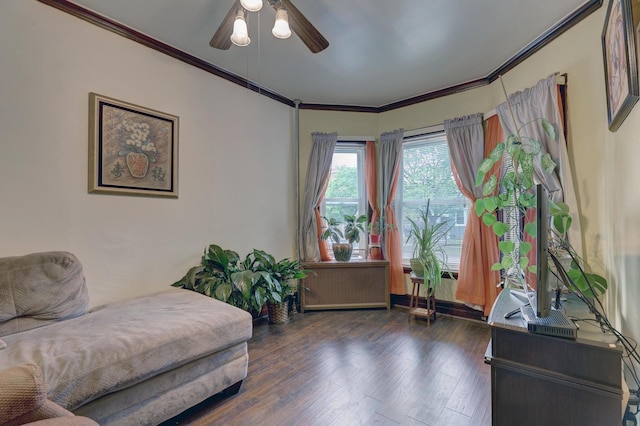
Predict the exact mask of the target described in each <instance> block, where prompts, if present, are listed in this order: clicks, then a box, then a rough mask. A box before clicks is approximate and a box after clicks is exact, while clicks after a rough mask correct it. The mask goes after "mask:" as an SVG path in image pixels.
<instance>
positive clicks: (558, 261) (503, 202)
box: [475, 117, 607, 299]
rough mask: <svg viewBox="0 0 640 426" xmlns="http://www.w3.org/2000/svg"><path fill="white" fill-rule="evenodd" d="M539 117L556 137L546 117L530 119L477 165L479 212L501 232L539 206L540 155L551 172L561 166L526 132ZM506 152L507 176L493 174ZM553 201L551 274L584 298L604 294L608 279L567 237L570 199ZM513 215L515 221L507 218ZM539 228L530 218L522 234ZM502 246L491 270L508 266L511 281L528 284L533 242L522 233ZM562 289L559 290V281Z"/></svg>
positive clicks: (506, 279) (507, 282)
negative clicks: (537, 172)
mask: <svg viewBox="0 0 640 426" xmlns="http://www.w3.org/2000/svg"><path fill="white" fill-rule="evenodd" d="M512 118H513V117H512ZM538 121H539V122H540V124H541V126H542V128H543V129H544V131H545V133H546V134H547V135H548V136H549V137H550V138H551V139H555V128H554V126H553V125H552V124H551V123H549V122H548V121H547V120H545V119H540V120H533V121H531V122H528V123H525V124H524V125H522V126H520V127H518V129H517V131H516V134H515V135H509V137H508V138H507V140H506V141H505V142H502V143H499V144H498V145H497V146H496V147H495V148H494V150H493V151H492V152H491V153H490V154H489V156H488V157H487V158H485V159H484V160H483V161H482V163H481V164H480V166H479V168H478V173H477V177H476V186H480V185H483V195H484V197H482V198H478V199H477V200H476V204H475V210H476V214H477V215H478V216H480V217H482V221H483V222H484V224H485V225H487V226H489V227H491V229H492V230H493V232H494V233H495V234H496V235H497V236H498V237H503V236H504V235H505V234H507V233H508V232H510V231H511V230H512V226H513V225H512V224H513V223H520V221H521V219H520V218H525V219H526V217H527V213H528V212H529V211H530V210H531V209H534V208H535V202H536V200H535V194H534V192H533V188H534V173H535V169H534V163H535V160H536V159H538V160H539V162H540V164H541V165H542V167H543V168H544V171H545V172H546V173H552V172H553V170H554V169H555V167H556V163H555V162H554V161H553V159H552V158H551V156H550V155H549V154H548V153H544V154H542V153H541V144H540V142H539V141H537V140H535V139H533V138H530V137H527V136H522V135H521V132H522V129H523V128H524V127H525V126H527V125H530V124H531V123H533V122H538ZM514 122H515V119H514ZM503 155H506V156H508V157H509V158H510V160H511V162H512V164H513V167H512V168H511V170H510V171H508V172H507V173H505V174H504V176H500V174H499V173H500V172H497V173H496V174H490V173H489V171H490V170H491V169H492V167H493V165H494V164H495V163H496V162H498V161H499V160H500V159H501V158H502V157H503ZM498 187H499V188H502V191H501V192H500V193H498V194H497V195H493V194H494V192H495V190H496V188H498ZM548 203H549V213H550V215H551V217H550V218H549V219H550V221H551V224H552V227H551V233H552V236H553V238H552V241H551V246H550V248H549V250H548V251H549V257H550V259H551V261H552V262H551V264H552V265H553V269H552V274H553V275H555V276H556V277H557V278H558V279H559V280H560V281H561V282H562V283H563V284H564V286H565V287H566V288H567V289H568V290H570V291H572V292H574V293H576V294H578V295H579V296H580V297H581V298H582V297H585V298H587V299H588V298H594V297H597V296H599V295H601V294H603V293H604V292H605V291H606V289H607V281H606V279H605V278H603V277H602V276H600V275H598V274H595V273H592V272H591V271H590V269H589V266H588V265H587V264H586V262H585V261H584V260H583V259H582V258H580V257H579V256H578V254H577V253H576V251H575V250H574V249H573V247H572V246H571V244H569V241H568V239H567V232H568V230H569V227H570V226H571V215H570V213H569V207H568V206H567V205H566V204H565V203H560V202H559V203H555V202H553V200H551V199H549V201H548ZM498 211H502V212H503V214H502V219H501V220H499V219H498V215H497V212H498ZM509 217H511V218H512V220H507V218H509ZM536 227H537V224H536V222H535V220H533V221H528V222H527V221H526V220H525V223H524V225H523V226H522V232H521V233H517V234H519V235H522V236H524V235H525V234H527V235H529V236H530V237H531V238H535V236H536ZM498 249H499V250H500V253H501V256H502V258H501V260H500V262H499V263H496V264H494V265H492V270H503V271H505V273H504V282H505V285H506V286H508V287H522V288H525V287H526V284H525V282H524V281H525V280H526V274H525V272H527V271H528V272H530V273H532V274H536V273H537V267H536V265H534V264H530V261H529V258H528V257H527V254H528V253H529V252H530V251H531V249H532V246H531V243H530V242H528V241H526V240H525V238H523V237H521V238H519V239H516V241H509V240H504V239H503V240H502V241H500V242H499V244H498ZM566 260H568V262H567V261H566ZM557 289H558V291H560V290H561V288H560V286H558V287H557Z"/></svg>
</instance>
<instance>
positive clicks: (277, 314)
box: [267, 301, 289, 324]
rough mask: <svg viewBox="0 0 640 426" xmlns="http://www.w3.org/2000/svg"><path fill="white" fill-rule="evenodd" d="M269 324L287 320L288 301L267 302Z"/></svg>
mask: <svg viewBox="0 0 640 426" xmlns="http://www.w3.org/2000/svg"><path fill="white" fill-rule="evenodd" d="M267 309H268V311H269V323H270V324H286V323H288V322H289V302H288V301H287V302H284V303H271V302H269V303H267Z"/></svg>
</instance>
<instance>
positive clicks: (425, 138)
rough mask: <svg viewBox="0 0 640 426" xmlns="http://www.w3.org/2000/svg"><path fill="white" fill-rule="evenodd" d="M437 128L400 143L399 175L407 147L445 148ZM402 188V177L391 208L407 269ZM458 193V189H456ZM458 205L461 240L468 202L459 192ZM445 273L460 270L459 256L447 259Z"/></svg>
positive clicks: (421, 203)
mask: <svg viewBox="0 0 640 426" xmlns="http://www.w3.org/2000/svg"><path fill="white" fill-rule="evenodd" d="M434 127H437V129H431V131H428V132H421V133H417V134H413V135H412V134H408V135H406V136H405V137H404V140H403V142H402V154H403V155H402V162H401V164H400V167H401V173H404V164H405V149H406V148H407V147H410V146H412V145H413V146H420V145H428V144H430V143H431V144H435V143H438V144H442V143H444V145H445V146H447V141H446V135H445V132H444V128H443V127H442V126H434ZM429 140H431V142H429ZM447 155H448V157H449V159H450V154H449V151H448V146H447ZM452 177H453V172H452ZM403 188H404V178H403V176H402V177H401V178H400V180H399V182H398V187H397V189H396V196H395V198H394V201H393V203H392V204H393V208H394V211H395V214H396V221H397V222H398V226H399V228H400V240H401V241H400V244H401V248H402V254H403V256H402V264H403V266H405V267H408V265H409V258H407V257H406V256H405V253H406V251H407V247H409V246H411V244H406V237H405V236H404V232H403V228H404V226H405V223H404V222H407V223H408V221H406V219H405V217H404V210H405V205H406V204H407V202H405V201H404V200H403V198H402V196H403ZM458 191H459V189H458ZM459 193H460V197H461V200H460V203H461V207H462V211H463V216H462V217H463V223H462V225H464V228H462V229H461V230H460V231H459V233H460V239H461V240H462V239H463V237H464V230H465V229H466V226H467V223H468V216H469V207H470V206H469V204H470V201H469V199H468V198H467V197H466V196H464V194H462V192H460V191H459ZM410 203H413V204H417V205H422V206H423V207H424V206H426V200H411V201H410ZM445 245H449V246H453V245H458V244H445ZM459 246H460V250H461V249H462V242H461V243H460V244H459ZM446 270H447V272H452V273H457V272H459V270H460V255H458V256H456V257H455V258H454V259H448V261H447V268H446Z"/></svg>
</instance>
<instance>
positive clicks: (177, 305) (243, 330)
mask: <svg viewBox="0 0 640 426" xmlns="http://www.w3.org/2000/svg"><path fill="white" fill-rule="evenodd" d="M88 307H89V299H88V292H87V287H86V284H85V277H84V274H83V271H82V265H81V263H80V261H79V260H78V258H77V257H76V256H74V255H73V254H71V253H67V252H46V253H34V254H29V255H25V256H16V257H7V258H0V348H2V349H0V370H4V369H7V368H10V367H15V366H18V365H21V364H34V365H36V366H38V367H40V369H41V370H42V372H43V375H44V381H45V382H46V388H47V398H48V399H49V400H50V401H52V402H53V403H55V404H58V405H60V406H61V407H63V408H65V409H66V410H69V411H70V412H72V413H74V414H76V415H78V416H85V417H89V418H91V419H93V420H95V421H96V422H98V423H99V424H101V425H108V424H122V425H136V424H139V425H154V424H158V423H160V422H163V421H165V420H168V419H170V418H172V417H174V416H176V415H177V414H179V413H181V412H182V411H184V410H186V409H187V408H189V407H191V406H193V405H196V404H198V403H199V402H201V401H203V400H205V399H206V398H208V397H210V396H212V395H215V394H217V393H220V392H226V393H229V394H233V393H235V392H237V391H238V390H239V389H240V384H241V383H242V380H243V379H244V378H245V377H246V375H247V365H248V352H247V341H248V340H249V339H250V338H251V334H252V319H251V315H250V314H248V313H247V312H244V311H242V310H240V309H238V308H235V307H233V306H231V305H228V304H226V303H222V302H220V301H217V300H215V299H211V298H209V297H206V296H203V295H201V294H198V293H195V292H192V291H189V290H184V289H176V288H169V289H167V290H166V291H162V292H158V293H155V294H150V295H145V296H141V297H137V298H134V299H128V300H123V301H119V302H114V303H110V304H106V305H103V306H99V307H96V308H93V309H91V310H89V309H88Z"/></svg>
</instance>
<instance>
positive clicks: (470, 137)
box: [444, 113, 484, 201]
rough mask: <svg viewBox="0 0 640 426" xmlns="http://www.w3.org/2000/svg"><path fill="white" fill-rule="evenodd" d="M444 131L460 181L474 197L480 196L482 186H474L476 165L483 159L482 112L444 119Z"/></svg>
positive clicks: (476, 171)
mask: <svg viewBox="0 0 640 426" xmlns="http://www.w3.org/2000/svg"><path fill="white" fill-rule="evenodd" d="M444 131H445V133H446V135H447V145H448V146H449V155H450V156H451V161H452V162H453V164H454V166H455V168H456V172H457V174H458V178H459V179H460V183H461V184H462V186H463V187H464V189H466V190H467V191H468V192H469V193H471V194H473V195H474V196H475V198H480V197H482V186H478V187H476V186H475V182H476V174H477V173H478V166H479V165H480V163H481V162H482V160H483V159H484V128H483V127H482V114H481V113H478V114H473V115H467V116H464V117H461V118H454V119H451V120H445V121H444ZM472 201H475V200H472Z"/></svg>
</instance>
